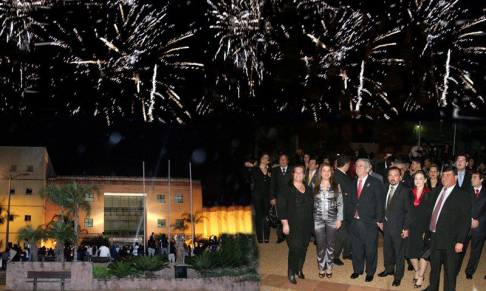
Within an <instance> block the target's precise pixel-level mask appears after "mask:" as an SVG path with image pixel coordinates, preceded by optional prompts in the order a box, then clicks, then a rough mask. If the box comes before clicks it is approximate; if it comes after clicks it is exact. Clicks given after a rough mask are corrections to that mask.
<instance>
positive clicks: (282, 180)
mask: <svg viewBox="0 0 486 291" xmlns="http://www.w3.org/2000/svg"><path fill="white" fill-rule="evenodd" d="M292 172H293V168H292V167H291V166H287V171H286V172H285V176H284V175H283V174H282V170H281V169H280V166H278V167H275V168H273V169H272V182H271V183H270V200H272V199H278V197H279V195H280V190H281V189H282V187H287V186H288V184H289V183H290V181H291V180H292ZM277 202H278V201H277Z"/></svg>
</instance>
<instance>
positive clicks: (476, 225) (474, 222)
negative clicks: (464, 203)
mask: <svg viewBox="0 0 486 291" xmlns="http://www.w3.org/2000/svg"><path fill="white" fill-rule="evenodd" d="M478 225H479V221H477V220H476V219H473V220H472V222H471V228H476V227H478Z"/></svg>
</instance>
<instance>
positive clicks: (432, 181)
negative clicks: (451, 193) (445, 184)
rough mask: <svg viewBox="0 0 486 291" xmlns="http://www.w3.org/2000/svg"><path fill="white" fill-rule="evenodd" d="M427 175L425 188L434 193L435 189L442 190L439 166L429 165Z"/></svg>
mask: <svg viewBox="0 0 486 291" xmlns="http://www.w3.org/2000/svg"><path fill="white" fill-rule="evenodd" d="M427 174H428V176H429V178H428V179H427V184H426V186H427V188H429V189H430V190H431V191H434V189H435V188H437V189H442V183H441V182H440V172H439V166H437V165H436V164H432V165H430V167H429V171H428V173H427Z"/></svg>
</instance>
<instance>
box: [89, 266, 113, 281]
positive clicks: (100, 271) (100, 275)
mask: <svg viewBox="0 0 486 291" xmlns="http://www.w3.org/2000/svg"><path fill="white" fill-rule="evenodd" d="M109 277H110V271H108V269H107V268H106V267H105V266H95V265H93V278H95V279H107V278H109Z"/></svg>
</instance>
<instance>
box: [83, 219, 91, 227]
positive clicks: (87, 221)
mask: <svg viewBox="0 0 486 291" xmlns="http://www.w3.org/2000/svg"><path fill="white" fill-rule="evenodd" d="M84 227H93V218H85V219H84Z"/></svg>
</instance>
